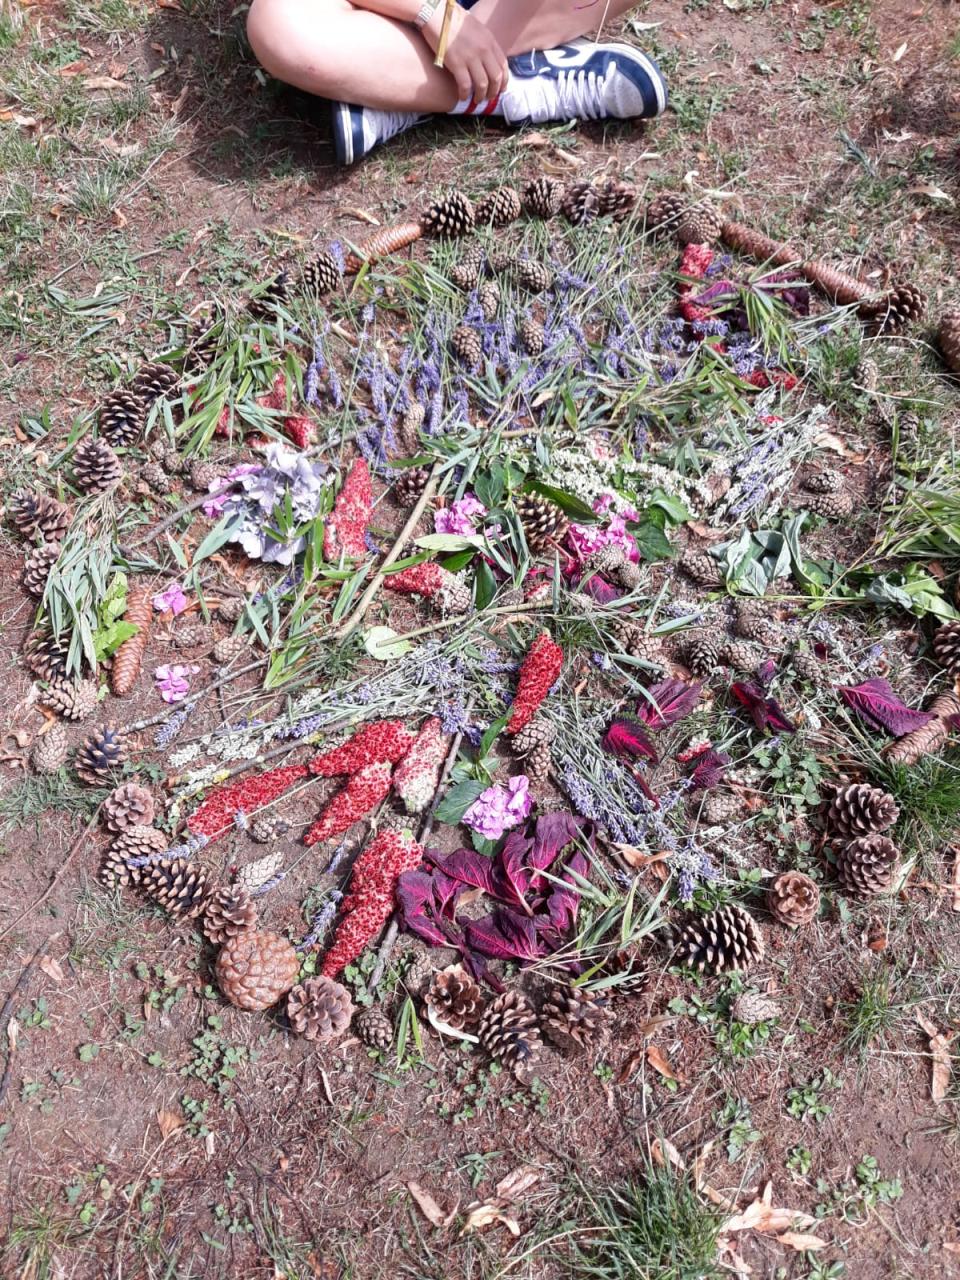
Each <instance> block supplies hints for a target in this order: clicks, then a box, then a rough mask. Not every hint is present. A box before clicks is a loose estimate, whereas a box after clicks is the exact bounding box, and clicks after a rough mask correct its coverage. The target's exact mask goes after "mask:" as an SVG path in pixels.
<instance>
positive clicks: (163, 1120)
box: [157, 1108, 186, 1138]
mask: <svg viewBox="0 0 960 1280" xmlns="http://www.w3.org/2000/svg"><path fill="white" fill-rule="evenodd" d="M185 1124H186V1121H185V1120H184V1118H183V1116H181V1115H180V1114H179V1112H177V1111H164V1110H163V1109H162V1108H161V1109H160V1110H158V1111H157V1128H158V1129H159V1130H160V1136H161V1137H162V1138H169V1137H170V1135H171V1133H176V1132H177V1130H178V1129H182V1128H183V1126H184V1125H185Z"/></svg>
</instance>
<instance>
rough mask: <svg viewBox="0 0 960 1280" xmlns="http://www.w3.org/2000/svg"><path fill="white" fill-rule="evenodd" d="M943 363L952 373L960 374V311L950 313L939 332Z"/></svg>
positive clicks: (941, 323)
mask: <svg viewBox="0 0 960 1280" xmlns="http://www.w3.org/2000/svg"><path fill="white" fill-rule="evenodd" d="M937 340H938V342H939V343H940V351H941V353H942V355H943V362H944V364H945V365H946V366H947V368H948V369H949V370H950V372H951V373H956V374H960V311H948V312H947V313H946V315H945V316H944V317H943V319H942V320H941V321H940V328H939V330H938V332H937Z"/></svg>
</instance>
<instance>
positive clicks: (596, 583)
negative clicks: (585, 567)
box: [577, 573, 622, 604]
mask: <svg viewBox="0 0 960 1280" xmlns="http://www.w3.org/2000/svg"><path fill="white" fill-rule="evenodd" d="M577 589H578V590H579V591H582V592H583V594H584V595H587V596H590V598H591V599H592V600H596V602H597V604H610V602H611V601H613V600H619V599H620V596H621V595H622V592H620V591H618V590H617V588H616V587H612V586H611V585H610V583H609V582H607V580H606V578H601V577H600V575H599V573H595V574H594V575H593V577H592V578H588V579H587V580H586V582H581V583H580V585H579V587H578V588H577Z"/></svg>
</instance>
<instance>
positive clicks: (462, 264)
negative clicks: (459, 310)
mask: <svg viewBox="0 0 960 1280" xmlns="http://www.w3.org/2000/svg"><path fill="white" fill-rule="evenodd" d="M486 260H487V255H486V252H485V251H484V248H483V245H480V244H471V245H468V246H467V248H466V249H465V251H464V252H463V253H462V254H461V255H460V257H459V259H458V260H457V262H456V263H455V264H454V265H453V266H452V267H451V268H450V282H451V283H452V284H455V285H456V286H457V288H458V289H466V290H470V289H475V288H476V287H477V284H478V282H479V280H480V277H481V276H482V275H483V268H484V264H485V263H486Z"/></svg>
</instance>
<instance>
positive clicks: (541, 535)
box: [514, 493, 570, 553]
mask: <svg viewBox="0 0 960 1280" xmlns="http://www.w3.org/2000/svg"><path fill="white" fill-rule="evenodd" d="M514 506H515V508H516V512H517V517H518V519H519V520H520V523H521V524H522V525H523V533H524V537H525V538H526V540H527V546H528V547H529V548H530V550H531V551H533V552H535V553H536V552H538V551H542V550H544V548H546V547H548V546H550V545H551V544H552V543H555V542H561V541H562V540H563V538H565V537H566V533H567V530H568V529H569V528H570V521H569V520H568V518H567V516H566V513H565V512H564V511H563V510H562V508H560V507H558V506H557V504H556V503H555V502H551V501H550V499H549V498H544V497H541V495H540V494H538V493H521V494H520V495H519V496H518V497H517V498H516V499H515V500H514Z"/></svg>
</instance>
